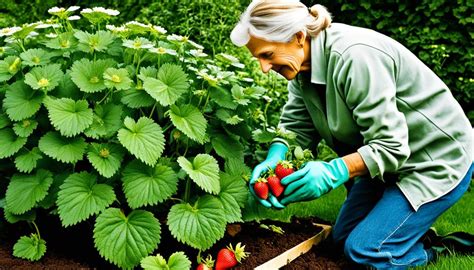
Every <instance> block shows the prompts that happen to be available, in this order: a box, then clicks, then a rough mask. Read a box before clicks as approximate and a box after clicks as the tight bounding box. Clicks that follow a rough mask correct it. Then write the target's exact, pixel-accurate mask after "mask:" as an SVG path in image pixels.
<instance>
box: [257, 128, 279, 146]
mask: <svg viewBox="0 0 474 270" xmlns="http://www.w3.org/2000/svg"><path fill="white" fill-rule="evenodd" d="M252 138H253V139H254V140H255V141H256V142H258V143H269V142H271V141H272V140H273V139H274V138H275V132H270V131H267V130H261V129H256V130H254V131H253V132H252Z"/></svg>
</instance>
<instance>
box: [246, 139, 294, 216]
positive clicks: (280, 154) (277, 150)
mask: <svg viewBox="0 0 474 270" xmlns="http://www.w3.org/2000/svg"><path fill="white" fill-rule="evenodd" d="M286 152H288V147H287V146H286V145H285V144H283V143H278V142H276V143H272V144H271V145H270V148H269V149H268V154H267V158H266V159H265V160H264V161H263V162H262V163H260V164H258V165H257V166H255V168H254V169H253V172H252V177H251V178H250V181H249V189H250V192H251V193H252V194H253V196H254V198H255V199H257V200H258V202H260V204H262V205H263V206H265V207H272V206H274V207H276V208H284V207H285V206H284V205H282V204H281V203H280V202H279V201H278V200H277V198H276V197H275V196H273V195H272V194H271V193H269V194H268V199H267V200H263V199H260V198H259V197H258V196H257V195H256V194H255V191H254V190H253V185H254V184H255V181H256V180H257V179H258V178H259V177H260V175H262V174H263V173H264V172H266V171H268V168H271V169H273V170H274V169H275V167H276V165H277V163H278V161H280V160H284V159H285V158H286Z"/></svg>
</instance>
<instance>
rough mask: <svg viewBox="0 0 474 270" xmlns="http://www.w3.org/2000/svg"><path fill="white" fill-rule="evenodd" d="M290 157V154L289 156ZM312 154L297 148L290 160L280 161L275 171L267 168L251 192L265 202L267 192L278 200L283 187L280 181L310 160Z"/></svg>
mask: <svg viewBox="0 0 474 270" xmlns="http://www.w3.org/2000/svg"><path fill="white" fill-rule="evenodd" d="M290 155H291V154H290ZM313 158H314V157H313V154H312V153H311V151H310V150H308V149H305V150H303V149H302V148H301V147H299V146H297V147H296V148H295V150H294V152H293V159H291V161H290V160H280V161H279V162H278V163H277V165H276V167H275V171H273V170H272V169H271V168H268V171H267V172H266V173H263V174H262V175H261V176H260V177H259V178H258V179H257V180H256V181H255V184H254V186H253V190H254V191H255V194H256V195H257V197H259V198H261V199H264V200H266V199H267V198H268V194H269V192H271V193H272V194H273V196H275V197H277V198H279V197H280V196H281V195H282V194H283V191H284V190H285V187H284V186H283V185H282V184H281V182H280V181H281V179H283V178H284V177H286V176H288V175H290V174H292V173H293V172H295V171H296V170H298V169H299V168H301V166H303V164H305V163H306V162H307V161H309V160H312V159H313Z"/></svg>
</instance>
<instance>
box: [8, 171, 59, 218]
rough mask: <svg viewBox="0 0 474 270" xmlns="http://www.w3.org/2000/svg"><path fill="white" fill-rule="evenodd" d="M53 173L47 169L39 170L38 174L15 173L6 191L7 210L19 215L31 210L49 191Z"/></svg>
mask: <svg viewBox="0 0 474 270" xmlns="http://www.w3.org/2000/svg"><path fill="white" fill-rule="evenodd" d="M51 183H53V175H52V174H51V173H50V172H49V171H47V170H42V169H41V170H38V172H36V175H25V174H15V175H13V177H12V178H11V180H10V184H9V185H8V189H7V193H6V196H5V198H6V202H7V210H8V211H10V212H12V213H13V214H16V215H19V214H23V213H25V212H26V211H28V210H30V209H31V208H33V207H34V206H35V204H36V203H37V202H39V201H41V200H42V199H43V198H44V197H45V196H46V194H47V193H48V189H49V186H50V185H51Z"/></svg>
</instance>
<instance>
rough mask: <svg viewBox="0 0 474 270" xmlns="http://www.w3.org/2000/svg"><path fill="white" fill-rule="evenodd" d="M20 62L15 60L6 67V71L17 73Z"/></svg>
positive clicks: (17, 59) (18, 59)
mask: <svg viewBox="0 0 474 270" xmlns="http://www.w3.org/2000/svg"><path fill="white" fill-rule="evenodd" d="M20 63H21V60H20V58H18V57H17V58H15V61H13V63H12V64H11V65H10V66H9V67H8V71H9V72H10V73H16V72H17V71H18V67H19V66H20Z"/></svg>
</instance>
